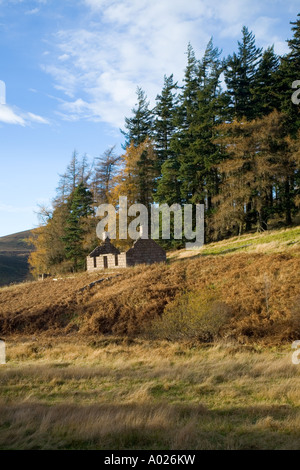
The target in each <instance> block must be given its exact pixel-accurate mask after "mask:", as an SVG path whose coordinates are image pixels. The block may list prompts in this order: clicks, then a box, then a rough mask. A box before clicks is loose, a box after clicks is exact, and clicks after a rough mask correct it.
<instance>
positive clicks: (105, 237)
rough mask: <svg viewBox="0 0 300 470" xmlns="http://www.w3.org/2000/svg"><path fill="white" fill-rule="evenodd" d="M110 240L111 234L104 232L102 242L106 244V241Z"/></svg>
mask: <svg viewBox="0 0 300 470" xmlns="http://www.w3.org/2000/svg"><path fill="white" fill-rule="evenodd" d="M107 238H109V232H103V233H102V240H103V241H104V242H105V240H106V239H107Z"/></svg>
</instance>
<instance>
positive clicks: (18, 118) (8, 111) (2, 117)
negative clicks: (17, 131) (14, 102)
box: [0, 104, 50, 126]
mask: <svg viewBox="0 0 300 470" xmlns="http://www.w3.org/2000/svg"><path fill="white" fill-rule="evenodd" d="M32 122H35V123H38V124H50V123H49V121H48V120H47V119H45V118H43V117H42V116H38V115H37V114H34V113H30V112H27V113H26V112H23V111H19V110H18V109H16V108H13V107H11V106H8V105H7V104H6V105H0V124H1V123H3V124H15V125H19V126H28V125H30V123H32Z"/></svg>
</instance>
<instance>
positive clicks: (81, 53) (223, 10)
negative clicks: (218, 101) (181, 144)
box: [43, 0, 282, 127]
mask: <svg viewBox="0 0 300 470" xmlns="http://www.w3.org/2000/svg"><path fill="white" fill-rule="evenodd" d="M82 3H84V4H85V5H86V7H87V8H88V12H89V15H88V18H87V19H86V18H85V20H83V21H82V23H81V26H80V27H79V28H78V29H69V30H65V31H60V32H58V33H57V34H56V35H55V37H54V44H55V46H56V48H55V49H54V55H55V57H53V52H52V53H51V54H49V55H48V56H47V63H46V64H45V65H44V66H43V69H44V71H46V72H47V73H49V74H51V75H52V76H53V78H54V80H55V87H56V88H57V89H58V90H60V91H62V92H63V93H65V95H66V96H67V97H68V99H65V102H64V103H63V104H62V106H61V108H60V112H61V115H62V116H63V117H64V118H65V119H72V120H75V119H80V118H84V119H89V120H96V121H97V120H101V121H105V122H108V123H110V124H112V125H113V126H115V127H122V126H123V123H124V116H125V115H128V114H129V113H130V109H131V108H132V107H133V106H134V103H135V101H136V94H135V93H136V87H137V86H138V85H139V86H141V87H142V88H143V89H144V90H145V91H146V93H147V95H148V97H149V98H150V100H151V104H154V101H155V96H156V94H157V93H159V92H160V91H161V86H162V82H163V76H164V75H165V74H166V75H170V74H171V73H174V77H175V79H176V80H180V79H181V78H182V76H183V71H184V68H185V66H186V55H185V52H186V48H187V44H188V42H191V44H192V45H193V46H194V47H195V45H196V46H197V49H196V55H197V57H199V58H200V57H201V55H202V54H203V52H204V50H205V47H206V44H207V42H208V41H209V38H210V36H211V35H214V36H218V37H219V38H222V39H223V40H227V39H232V38H236V39H240V36H241V28H242V26H243V25H245V24H246V25H247V26H249V29H252V30H253V32H254V34H256V37H257V39H258V40H260V42H261V43H263V45H266V46H267V45H271V44H272V43H273V42H274V43H275V50H276V47H277V48H280V47H281V48H282V42H280V38H279V37H278V36H276V35H275V34H274V29H275V31H276V21H277V20H276V19H274V18H271V17H269V16H268V11H269V10H268V7H266V5H265V6H264V5H263V4H264V2H261V0H239V1H237V0H227V2H224V1H223V0H215V1H214V2H212V1H211V0H188V1H186V0H163V1H162V0H151V1H149V0H122V2H120V1H119V0H82ZM267 3H269V0H267ZM270 5H271V3H270ZM266 11H267V14H266ZM264 13H265V14H264ZM270 16H271V13H270ZM272 31H273V35H272V34H271V32H272ZM215 42H216V45H218V46H219V47H222V41H215ZM218 42H219V43H218ZM220 42H221V44H220ZM276 52H278V51H276Z"/></svg>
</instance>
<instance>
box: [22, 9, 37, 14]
mask: <svg viewBox="0 0 300 470" xmlns="http://www.w3.org/2000/svg"><path fill="white" fill-rule="evenodd" d="M39 11H40V9H39V8H33V9H32V10H28V11H26V12H25V15H36V14H37V13H39Z"/></svg>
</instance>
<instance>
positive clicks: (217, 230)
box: [30, 14, 300, 274]
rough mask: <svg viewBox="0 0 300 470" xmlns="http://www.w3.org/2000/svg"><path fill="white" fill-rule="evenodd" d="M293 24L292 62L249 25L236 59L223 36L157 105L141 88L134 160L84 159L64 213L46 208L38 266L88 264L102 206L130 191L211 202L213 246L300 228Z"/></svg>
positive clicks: (75, 169) (67, 190)
mask: <svg viewBox="0 0 300 470" xmlns="http://www.w3.org/2000/svg"><path fill="white" fill-rule="evenodd" d="M291 26H292V39H290V40H288V41H287V42H288V46H289V52H288V53H287V54H286V55H285V56H283V57H279V56H277V55H276V54H275V52H274V48H273V47H268V48H267V49H266V50H262V49H261V48H258V47H257V46H256V44H255V37H254V35H253V33H252V32H250V31H249V30H248V28H246V27H244V28H243V29H242V37H241V40H240V41H239V42H238V47H237V51H236V52H234V53H233V54H232V55H231V56H229V57H227V58H225V59H224V58H221V51H220V50H219V49H218V48H217V47H215V46H214V44H213V40H212V39H211V40H210V41H209V43H208V45H207V47H206V50H205V53H204V56H203V57H202V58H201V59H200V60H199V59H197V58H196V55H195V52H194V49H193V47H192V46H191V44H189V45H188V48H187V65H186V69H185V73H184V77H183V80H182V85H178V82H176V81H175V80H174V77H173V75H171V76H169V77H167V76H165V77H164V85H163V89H162V91H161V93H160V94H159V95H157V97H156V104H155V107H154V108H153V109H151V108H150V103H149V101H148V100H147V96H146V93H145V91H144V90H143V89H142V88H140V87H138V89H137V103H136V105H135V107H134V108H133V109H132V111H131V116H130V117H126V118H125V130H122V131H121V132H122V134H123V135H124V154H123V155H121V156H119V155H116V154H115V150H114V148H111V149H108V150H107V151H106V152H105V153H104V155H102V156H101V157H99V158H96V159H95V160H94V162H93V163H92V164H90V163H89V162H88V161H87V158H86V157H85V156H83V157H82V158H78V155H77V154H76V152H74V154H73V156H72V159H71V162H70V165H69V166H68V168H67V170H66V172H65V174H64V175H61V179H60V182H59V186H58V189H57V197H56V198H55V200H54V201H53V208H52V209H51V211H46V210H45V209H43V210H42V211H41V216H42V218H43V222H44V223H43V224H42V225H41V227H40V228H39V229H37V232H36V235H35V237H34V240H33V241H34V244H35V246H36V251H35V252H34V253H33V254H32V255H31V258H30V263H31V266H32V268H33V271H34V272H35V273H36V274H38V273H41V272H51V271H56V272H57V271H68V270H71V269H73V270H78V269H82V268H83V267H84V258H85V255H86V254H87V253H88V252H89V251H91V250H92V249H93V248H94V247H95V245H96V244H97V243H98V240H97V239H96V233H95V227H96V224H97V222H98V220H97V218H96V217H95V208H96V207H97V205H99V204H101V203H112V204H117V201H118V198H119V196H120V195H126V196H127V197H128V203H129V204H133V203H142V204H145V205H147V206H148V207H149V206H150V205H151V204H153V203H160V204H162V203H167V204H169V205H172V204H174V203H178V204H181V205H183V204H191V203H192V204H197V203H198V204H204V205H205V210H206V217H205V221H206V242H208V241H210V240H214V239H222V238H224V237H227V236H231V235H236V234H241V233H243V232H245V231H250V230H253V229H255V230H267V229H268V227H269V226H270V224H272V225H273V226H274V225H276V224H277V225H278V224H286V225H290V224H292V223H293V221H294V220H295V217H296V216H297V214H298V208H299V203H300V193H299V178H300V175H299V160H300V148H299V132H300V112H299V109H300V106H296V105H295V104H293V103H292V100H291V96H292V93H293V91H294V90H293V89H292V83H293V82H294V81H295V80H297V79H299V80H300V14H298V17H297V20H296V21H295V22H292V23H291ZM178 244H179V242H178V241H170V242H169V243H168V245H169V247H170V246H178Z"/></svg>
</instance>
